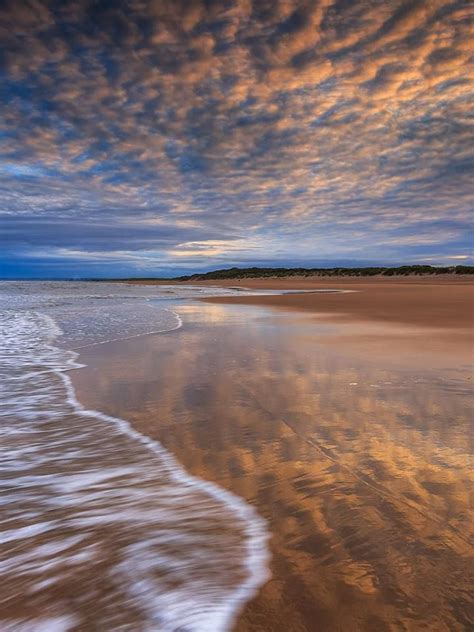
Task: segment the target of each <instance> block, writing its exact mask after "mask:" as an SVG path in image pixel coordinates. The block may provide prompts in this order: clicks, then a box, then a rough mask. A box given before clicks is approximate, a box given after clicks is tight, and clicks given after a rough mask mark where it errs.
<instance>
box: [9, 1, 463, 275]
mask: <svg viewBox="0 0 474 632" xmlns="http://www.w3.org/2000/svg"><path fill="white" fill-rule="evenodd" d="M472 17H473V16H472V10H471V9H470V7H469V4H468V3H467V2H466V1H464V0H463V1H459V0H458V1H456V0H454V1H453V0H413V2H409V3H407V2H405V1H402V0H393V2H385V1H382V0H375V2H374V1H373V0H370V1H369V0H359V1H354V2H341V0H319V1H317V0H311V1H310V0H307V1H303V0H301V1H300V0H271V1H270V0H268V1H267V0H229V1H219V2H217V1H216V2H204V0H203V1H200V0H186V1H185V0H176V1H175V2H172V3H169V2H164V1H162V0H124V1H123V2H120V3H110V2H103V1H96V2H91V1H90V0H9V1H6V2H3V3H2V4H1V7H0V43H1V48H2V51H3V52H4V54H3V57H2V60H1V68H0V72H1V80H2V90H1V92H0V105H1V112H2V117H1V119H0V203H1V204H0V245H1V252H2V255H0V266H1V268H0V275H9V274H10V275H14V274H15V273H21V274H22V275H24V274H26V275H29V274H37V275H39V276H40V275H44V274H57V275H61V274H64V275H66V276H69V275H70V274H71V273H72V272H74V273H77V274H80V273H81V271H83V272H84V273H85V274H91V270H92V271H94V273H96V274H100V273H102V272H103V273H104V274H114V273H115V271H114V270H113V266H116V273H117V274H118V275H123V274H124V273H130V274H134V273H137V274H138V273H140V271H141V270H142V269H143V268H144V267H146V268H147V269H148V270H154V271H155V272H156V273H165V274H166V273H167V272H170V273H172V272H176V271H179V270H192V269H197V268H199V269H204V268H209V267H223V266H227V265H235V264H237V265H238V264H242V265H247V264H257V265H258V264H270V265H271V264H282V265H285V264H290V265H291V264H298V265H315V264H321V263H324V262H327V263H328V264H331V263H332V262H335V263H338V262H341V261H344V262H368V261H374V262H382V263H383V262H387V263H390V262H394V263H398V262H408V261H414V262H419V261H421V260H432V261H439V262H442V261H448V262H449V261H450V260H456V259H459V260H461V259H462V260H463V261H469V260H470V255H468V254H466V253H469V252H470V246H471V243H470V233H471V220H472V198H473V195H472V194H473V188H472V181H471V180H470V177H469V176H470V169H471V168H472V147H473V146H474V143H473V142H472V141H473V138H472V134H470V130H471V129H472V127H471V124H472V117H471V114H470V108H469V97H470V95H471V94H472V79H473V74H474V73H473V66H472V64H469V59H470V55H471V54H472V38H471V36H472V31H471V28H470V27H471V20H472ZM459 253H463V254H459ZM104 266H106V267H107V270H104Z"/></svg>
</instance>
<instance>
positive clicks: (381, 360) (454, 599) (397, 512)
mask: <svg viewBox="0 0 474 632" xmlns="http://www.w3.org/2000/svg"><path fill="white" fill-rule="evenodd" d="M277 283H278V284H279V283H281V284H282V285H285V286H286V287H287V288H288V287H290V288H294V287H295V284H293V283H291V282H290V283H288V282H283V281H281V282H280V281H278V282H275V283H273V282H270V283H268V282H265V286H266V287H269V286H273V287H275V285H277ZM324 283H325V282H324ZM389 283H390V284H391V285H390V286H389V287H390V290H389V291H390V292H393V294H391V295H390V297H388V294H386V296H385V302H384V301H382V294H383V290H384V288H386V287H387V284H386V283H382V284H379V283H377V282H375V283H363V282H360V285H359V283H347V284H346V283H344V284H341V285H339V284H338V285H337V286H338V287H342V286H343V285H344V286H346V285H347V286H349V285H350V286H351V287H354V285H357V287H358V289H360V290H361V291H360V292H358V293H357V294H355V293H354V294H341V295H339V296H336V295H328V294H322V295H315V294H313V295H310V294H308V295H304V296H301V295H299V296H297V295H294V296H284V297H281V296H278V297H258V298H257V297H255V298H254V297H239V298H237V299H209V300H208V301H207V302H206V303H204V302H184V303H183V302H182V303H180V304H178V303H177V304H176V305H175V306H174V307H173V309H176V311H177V312H178V313H179V314H180V316H181V318H182V319H183V322H184V327H183V328H182V329H180V330H177V331H175V332H170V333H168V334H162V335H152V336H146V337H143V338H137V339H134V340H129V341H123V342H120V343H111V344H108V345H103V346H102V347H101V348H100V350H98V349H97V348H94V347H91V348H90V349H87V350H84V352H83V353H82V354H81V357H80V361H81V362H84V363H85V364H87V365H88V367H87V368H86V369H83V370H80V371H77V372H75V373H74V375H72V378H73V381H74V385H75V387H76V390H77V394H78V398H79V400H80V401H81V402H82V403H84V404H85V405H86V406H88V407H91V408H94V409H98V410H101V411H103V412H105V413H108V414H112V415H116V416H119V417H122V418H125V419H128V420H130V422H131V423H132V424H133V426H134V427H135V428H137V429H138V430H139V431H140V432H141V433H143V434H145V435H147V436H149V437H152V438H153V439H157V440H159V441H160V442H161V443H162V444H163V445H164V446H165V448H166V449H168V450H169V451H170V452H172V453H173V454H174V455H175V456H176V458H177V459H178V460H179V461H180V462H181V463H182V464H183V465H184V466H185V467H186V469H187V470H188V471H189V472H190V473H191V474H193V475H197V476H199V477H202V478H204V479H207V480H210V481H214V482H217V483H218V484H219V485H220V486H222V487H224V488H225V489H228V490H230V491H232V492H234V493H236V494H238V495H239V496H241V497H243V498H244V499H246V500H247V501H248V502H249V503H251V504H252V505H254V506H255V507H256V508H257V510H258V512H259V513H260V514H261V515H262V516H263V517H264V518H265V519H266V521H267V523H268V527H269V529H270V532H271V540H270V548H271V553H272V560H271V565H270V567H271V573H272V576H271V579H270V580H269V581H268V582H267V584H266V585H265V586H264V587H263V588H262V589H261V591H260V593H259V595H258V596H257V597H256V598H255V599H254V600H253V601H252V602H251V603H250V604H248V605H247V606H246V607H245V609H244V611H243V613H242V616H241V617H240V619H239V622H238V624H237V627H236V629H237V630H238V631H239V632H250V631H262V632H263V631H270V630H271V631H276V632H279V631H280V630H281V631H283V630H285V631H287V630H292V632H293V631H295V632H299V631H301V632H303V631H308V630H309V631H314V632H316V631H321V632H333V631H336V630H351V631H352V630H354V631H366V630H367V631H372V630H373V631H374V632H375V631H377V632H381V631H385V630H387V631H392V630H408V631H418V630H420V631H421V630H433V631H436V632H438V631H439V632H441V631H443V632H451V631H459V632H461V631H464V630H469V629H471V626H472V624H473V621H472V606H473V600H472V598H471V597H470V593H469V589H470V586H471V585H472V546H471V540H470V535H471V531H472V524H473V520H472V519H473V512H472V503H471V498H470V489H472V487H471V486H472V469H471V467H470V465H471V464H472V460H471V458H472V435H471V432H470V424H471V415H472V380H471V378H472V372H471V367H470V364H469V363H470V359H471V357H470V351H469V347H466V343H467V342H468V340H469V328H468V316H466V314H469V310H470V309H471V307H472V303H471V299H472V286H469V285H464V284H462V283H456V284H454V283H453V284H452V285H450V284H444V283H440V284H434V283H432V284H426V283H421V284H420V285H416V284H414V283H413V282H412V281H409V282H408V283H405V284H403V283H402V284H400V285H399V284H398V283H393V281H390V282H389ZM257 284H258V282H247V281H246V282H245V286H247V287H248V286H253V287H255V286H256V285H257ZM232 285H235V283H233V284H232ZM330 285H335V284H333V283H331V284H330ZM313 287H314V285H313ZM366 288H367V290H366ZM372 288H373V289H372ZM412 288H413V294H411V293H412ZM302 289H308V287H307V286H306V285H305V287H304V288H302ZM349 289H350V288H349ZM362 290H364V291H362ZM363 294H366V300H367V303H368V306H367V305H364V301H363V296H362V295H363ZM407 295H410V296H412V299H410V300H409V299H407V298H406V297H407ZM404 296H405V299H406V300H404V299H403V297H404ZM210 301H212V302H210ZM326 301H327V302H328V304H326ZM223 302H233V303H234V305H230V304H229V305H228V304H222V303H223ZM236 303H239V304H236ZM242 303H252V306H248V305H243V304H242ZM446 303H448V305H446ZM262 304H264V306H263V307H262V306H261V305H262ZM268 305H271V306H273V307H278V309H268ZM315 305H317V312H318V314H319V315H318V317H317V318H316V317H315V311H311V310H315V307H314V306H315ZM321 305H323V307H322V308H321ZM423 305H424V306H425V307H424V308H423ZM290 306H291V309H289V310H288V309H287V308H288V307H290ZM309 306H311V308H310V309H309ZM390 306H391V307H392V310H393V311H392V313H390V314H389V317H387V318H386V317H385V313H387V314H388V312H389V308H390ZM282 307H285V309H281V308H282ZM382 309H383V310H386V312H385V311H380V310H382ZM423 309H425V321H424V326H423V327H422V326H421V322H420V315H421V312H422V311H423ZM369 312H370V316H371V319H370V318H368V314H369ZM325 313H327V316H324V314H325ZM456 313H457V314H458V318H457V319H456ZM332 314H344V316H343V317H341V318H335V317H334V316H333V315H332ZM349 315H350V316H349ZM408 322H411V326H410V325H408ZM427 323H429V325H430V327H428V326H427ZM456 323H457V324H456ZM440 341H441V342H440Z"/></svg>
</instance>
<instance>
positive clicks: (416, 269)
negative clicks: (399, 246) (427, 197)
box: [175, 265, 474, 281]
mask: <svg viewBox="0 0 474 632" xmlns="http://www.w3.org/2000/svg"><path fill="white" fill-rule="evenodd" d="M437 274H474V266H443V267H441V266H429V265H412V266H399V267H397V268H388V267H382V266H380V267H375V266H373V267H367V268H256V267H254V268H228V269H225V270H214V271H212V272H205V273H203V274H191V275H188V276H181V277H177V279H175V280H177V281H205V280H211V281H216V280H227V279H252V278H266V277H293V276H298V277H310V276H311V277H312V276H324V277H327V276H330V277H366V276H367V277H369V276H377V275H380V276H409V275H437Z"/></svg>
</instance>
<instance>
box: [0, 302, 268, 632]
mask: <svg viewBox="0 0 474 632" xmlns="http://www.w3.org/2000/svg"><path fill="white" fill-rule="evenodd" d="M0 316H1V314H0ZM4 318H6V324H5V323H4V331H3V337H1V336H0V343H1V348H0V353H1V354H2V356H1V357H2V358H3V359H4V361H5V363H6V364H7V365H8V366H7V369H8V368H10V369H11V373H13V376H12V375H9V376H8V374H7V379H6V380H5V381H6V385H7V393H6V394H7V396H8V398H7V399H8V406H7V408H6V409H5V410H4V411H3V413H2V411H1V410H0V416H2V417H3V419H4V421H5V423H9V421H10V420H9V417H10V416H11V413H12V411H13V412H14V415H13V417H14V419H15V425H14V427H13V428H11V429H12V430H13V432H10V433H9V434H8V435H5V436H6V437H7V438H8V437H10V440H11V441H12V444H11V445H10V448H11V449H10V451H9V452H8V454H7V458H6V459H5V465H6V468H5V471H6V472H7V473H12V474H15V472H16V471H17V470H18V471H19V473H18V475H16V476H13V477H12V478H11V479H8V478H7V479H6V480H5V481H4V485H5V486H4V489H5V490H7V489H12V490H13V491H12V493H13V494H15V493H17V494H18V495H19V496H20V497H21V499H22V502H23V505H24V504H25V503H28V502H29V501H31V503H32V510H31V515H32V519H31V520H32V522H31V521H30V522H31V524H28V525H25V526H15V527H13V526H9V525H13V524H15V519H16V518H15V517H16V515H17V514H16V513H15V512H16V511H17V509H16V508H15V503H14V502H11V503H10V504H11V506H12V507H13V509H12V511H13V514H12V518H11V520H9V523H8V525H6V526H9V528H7V529H6V531H5V532H4V534H3V536H4V537H3V544H4V545H7V546H8V545H9V543H10V544H11V545H13V548H11V549H8V548H7V549H6V550H7V554H8V552H9V551H10V556H11V557H10V558H9V560H10V562H13V566H12V567H11V568H10V570H11V569H12V568H15V567H16V569H17V570H18V571H19V572H23V573H30V574H32V575H38V581H37V582H36V583H34V582H33V583H32V584H31V586H30V589H31V590H40V588H41V587H45V588H46V587H48V586H49V585H50V584H51V583H52V582H54V581H55V579H54V578H56V579H58V580H60V575H55V576H54V578H51V577H50V576H49V574H50V573H56V574H57V573H59V570H58V569H59V568H64V569H65V570H64V572H66V571H67V569H69V568H70V567H74V566H75V565H77V564H81V563H84V562H85V561H87V560H89V559H90V558H91V556H93V555H94V554H95V553H96V548H94V546H92V548H91V546H89V547H85V548H83V549H82V550H79V551H77V550H75V545H77V542H76V540H75V539H74V538H76V539H77V538H79V539H81V538H80V536H81V534H82V533H84V534H87V533H89V532H90V530H91V529H94V528H95V527H97V526H101V525H102V527H103V526H107V525H113V524H115V523H116V522H117V521H120V524H121V525H124V528H126V527H125V525H127V524H130V525H135V527H134V528H135V529H139V531H138V533H139V536H138V537H137V540H136V541H134V542H133V541H132V542H129V543H128V544H127V546H126V547H124V548H123V549H122V550H121V557H120V561H119V562H118V563H117V564H116V565H115V566H114V568H113V575H114V578H115V581H117V582H119V583H120V585H121V590H122V593H123V592H125V593H126V594H127V595H128V597H129V598H131V599H132V600H133V603H134V607H135V608H139V609H140V612H141V613H142V615H143V617H144V620H145V623H146V625H145V627H143V628H142V627H140V629H144V630H150V631H151V630H163V632H171V631H173V630H176V629H178V628H179V629H183V630H188V631H190V632H191V631H192V632H210V631H215V632H222V631H224V630H229V629H230V628H231V626H232V625H233V622H234V621H235V618H236V616H237V614H238V612H239V611H240V610H241V608H242V607H243V605H244V604H245V603H246V602H247V601H248V600H249V599H251V598H252V597H253V596H254V595H255V594H256V592H257V590H258V588H259V587H260V586H261V585H262V584H263V583H264V582H265V581H266V580H267V579H268V557H269V554H268V549H267V540H268V531H267V528H266V524H265V522H264V521H263V520H262V518H261V517H260V516H258V514H257V512H256V511H255V509H254V508H253V507H252V506H251V505H249V504H247V503H246V502H245V501H244V500H243V499H241V498H239V497H237V496H235V495H234V494H232V493H231V492H228V491H226V490H224V489H221V488H220V487H218V486H217V485H215V484H213V483H210V482H207V481H204V480H201V479H199V478H197V477H194V476H191V475H190V474H188V473H187V472H186V471H185V470H184V469H183V468H182V467H181V465H180V464H179V463H178V462H177V461H176V459H175V458H174V457H173V456H172V455H171V454H170V453H168V452H167V451H166V450H165V449H164V448H163V446H162V445H161V444H160V443H158V442H156V441H154V440H152V439H150V438H148V437H145V436H143V435H141V434H140V433H139V432H137V431H136V430H135V429H134V428H133V427H132V426H131V425H130V424H129V423H128V422H127V421H126V420H124V419H120V418H115V417H111V416H109V415H105V414H103V413H100V412H98V411H93V410H87V409H85V408H84V407H83V406H82V405H81V404H80V403H79V402H78V400H77V397H76V394H75V391H74V388H73V385H72V382H71V380H70V378H69V376H68V374H67V372H68V371H70V370H73V369H77V368H80V367H81V366H82V365H80V364H78V363H77V357H78V355H77V353H75V352H72V351H65V350H63V349H60V348H58V347H55V346H54V345H53V342H54V340H55V339H56V338H58V337H59V336H60V335H61V333H62V332H61V330H60V328H59V327H58V325H57V323H56V322H55V321H54V320H53V318H51V316H49V315H44V314H43V315H41V314H38V313H37V312H34V313H33V312H30V311H24V312H16V313H15V314H14V316H12V312H9V313H8V314H7V315H6V316H4ZM175 322H176V325H177V327H180V326H182V322H181V320H180V319H179V320H176V321H175ZM44 335H45V336H46V338H47V339H46V340H43V339H42V336H44ZM137 335H138V334H137ZM32 365H34V367H35V368H34V369H33V368H32ZM22 371H23V372H24V374H27V375H28V376H29V385H30V388H29V392H28V393H25V387H24V384H22V380H21V377H22ZM52 377H55V378H57V379H58V380H59V382H58V384H62V394H61V388H59V387H58V385H57V384H52V383H51V378H52ZM8 378H11V379H8ZM13 417H12V418H13ZM65 419H70V420H71V421H73V422H74V424H76V426H77V427H74V428H73V429H72V430H71V429H70V428H69V427H68V425H67V422H66V421H64V420H65ZM88 420H89V422H88ZM51 424H53V425H52V427H53V428H54V432H52V431H51ZM102 426H103V430H101V429H100V428H101V427H102ZM28 430H29V431H30V432H31V431H33V432H34V440H35V441H36V442H39V443H38V445H31V442H30V439H29V435H28ZM43 436H44V439H43V438H42V437H43ZM121 436H122V437H127V438H128V439H129V440H131V441H132V442H133V443H134V444H135V445H141V446H143V448H144V449H145V450H146V451H147V452H148V453H149V454H151V455H154V457H157V459H156V460H152V461H150V462H144V461H146V459H145V457H143V458H142V457H140V455H137V458H136V459H135V462H134V461H131V462H130V464H129V465H127V462H126V459H127V452H125V453H124V454H122V455H121V461H122V462H121V464H120V466H107V465H106V464H105V463H104V464H103V465H102V464H100V465H99V466H98V467H97V462H98V459H97V458H96V456H97V455H99V463H100V453H101V452H100V451H101V449H103V448H104V449H105V448H106V447H107V445H108V443H109V442H114V441H115V442H116V443H117V446H118V447H120V445H121V444H120V441H121V440H120V437H121ZM31 441H33V439H32V440H31ZM81 441H82V442H83V446H82V445H81ZM101 441H104V446H103V447H102V446H101V443H100V442H101ZM46 444H47V449H45V445H46ZM91 446H92V448H93V449H94V454H93V455H92V456H93V457H94V458H93V459H92V462H93V463H95V464H96V466H95V467H89V468H88V469H86V470H83V471H80V472H78V471H76V470H75V469H74V468H73V469H72V471H69V469H70V468H71V463H72V464H74V463H75V459H76V458H78V457H79V458H81V459H85V458H86V457H88V455H87V450H91V449H92V448H91ZM84 455H85V456H84ZM109 458H110V459H113V458H114V453H113V451H112V452H111V456H110V455H109ZM142 461H143V462H142ZM43 463H45V464H46V465H47V466H48V467H49V468H50V469H51V467H53V468H54V471H55V473H53V474H50V473H47V474H45V473H38V472H37V471H36V469H38V467H41V465H42V464H43ZM31 464H34V467H35V468H36V469H34V470H33V472H34V473H33V474H29V472H30V469H29V468H30V467H31ZM22 470H24V472H23V471H22ZM56 472H57V473H56ZM160 476H162V477H164V478H167V481H169V483H167V486H166V487H164V488H163V489H161V488H160V491H159V493H160V495H159V497H158V496H157V494H158V492H157V491H155V483H154V481H155V480H157V479H159V477H160ZM45 489H46V490H47V493H46V492H45V493H44V494H43V490H45ZM38 490H40V491H39V492H38ZM38 494H40V496H38ZM194 497H195V498H196V510H195V511H196V512H197V513H195V514H193V513H192V511H191V508H192V499H193V498H194ZM38 498H39V501H38ZM155 498H156V502H157V503H158V501H159V503H158V504H159V506H158V508H157V509H156V508H154V506H153V501H154V499H155ZM5 499H6V500H7V497H6V496H5ZM183 499H185V501H186V502H184V501H183ZM14 500H15V498H14V497H13V501H14ZM35 503H36V504H35ZM38 503H39V505H40V507H39V509H35V508H36V507H37V505H38ZM115 507H117V508H118V513H117V510H116V509H114V508H115ZM35 511H36V512H37V514H38V515H35ZM61 511H64V512H65V514H64V515H66V516H67V520H66V522H64V520H62V521H61V519H58V520H49V521H48V520H45V516H46V515H48V513H49V512H53V513H54V512H61ZM23 513H24V510H23ZM188 514H189V520H190V521H191V522H192V520H193V519H194V518H195V516H197V517H198V518H200V517H201V518H202V519H205V520H207V521H209V520H211V519H212V520H213V519H215V520H216V521H219V520H220V521H221V523H222V524H224V523H225V524H229V525H232V523H235V524H236V525H238V526H239V528H240V529H241V531H242V536H243V545H242V546H243V548H242V552H244V555H243V557H242V559H239V560H237V559H235V560H234V562H235V565H236V566H237V565H238V564H240V565H241V566H242V570H243V571H244V572H243V573H242V575H243V577H240V574H238V573H237V575H236V576H238V577H240V579H239V581H234V583H233V584H232V582H230V584H229V586H223V585H219V583H218V582H219V581H221V580H222V578H221V579H219V578H220V577H221V576H220V574H219V572H217V571H218V568H217V566H216V578H215V580H212V579H211V580H210V576H209V572H208V571H209V566H210V565H211V566H212V559H209V555H210V550H212V549H210V548H209V545H208V544H207V545H206V546H205V547H200V545H199V542H200V538H201V539H202V538H203V537H204V538H207V537H208V536H207V535H202V534H199V532H196V533H194V532H193V531H192V529H191V530H190V529H188V528H186V529H185V528H184V526H182V527H179V525H180V524H181V525H186V522H185V521H186V519H187V516H188ZM18 515H19V516H20V517H24V515H23V516H22V515H21V514H18ZM61 515H62V514H61ZM183 521H184V522H183ZM64 524H66V525H69V526H68V528H70V529H73V531H74V533H75V534H76V535H73V536H71V539H70V540H67V539H65V538H64V535H59V531H58V536H57V541H56V540H54V541H53V542H41V543H40V544H38V543H36V544H34V546H30V548H29V549H28V550H27V552H26V553H24V552H22V549H21V547H20V548H19V549H18V550H17V547H18V546H19V545H20V544H21V543H22V542H24V541H31V542H32V543H34V541H35V538H37V537H42V538H44V537H46V536H48V537H52V535H53V536H55V534H56V530H59V529H60V528H64ZM155 524H156V525H158V524H159V525H160V530H159V532H156V533H150V532H148V531H147V535H146V537H145V538H144V536H143V533H142V531H143V529H144V527H146V528H147V529H148V528H149V527H150V525H155ZM216 524H219V522H216ZM173 525H175V527H174V526H173ZM140 529H141V531H140ZM132 533H133V531H132ZM206 533H207V532H206V531H204V534H206ZM51 534H52V535H51ZM77 534H79V535H77ZM222 537H224V536H222ZM223 542H224V540H223V539H221V540H220V541H219V547H220V549H219V552H218V551H217V547H216V565H217V564H219V563H222V561H223V560H224V559H225V558H224V554H225V547H223ZM167 543H168V544H170V543H174V544H175V545H178V548H179V547H181V546H183V547H184V548H185V550H186V551H188V553H187V555H188V556H191V558H189V557H187V558H186V557H184V558H180V557H176V556H174V555H173V554H170V553H168V554H167V553H166V547H165V546H164V545H165V544H167ZM38 547H39V548H38ZM229 547H230V548H229V559H230V560H233V559H234V557H235V554H236V551H237V550H240V549H241V546H240V544H238V545H237V544H236V543H235V542H234V541H233V540H232V538H230V537H229ZM35 551H36V553H35ZM157 551H158V552H157ZM4 553H5V551H4ZM219 556H220V557H219ZM200 565H202V567H203V569H206V573H207V574H206V573H203V575H202V577H200V575H199V568H200ZM163 568H164V569H166V571H167V572H168V573H172V574H173V576H175V577H177V578H181V580H182V581H180V582H178V585H176V586H175V587H174V588H171V589H170V588H169V587H168V586H166V585H165V584H163V583H161V584H160V583H159V582H158V580H157V579H156V576H157V575H158V574H159V571H160V570H161V569H163ZM11 572H13V570H11ZM213 581H214V582H215V583H214V584H213V583H212V582H213ZM123 584H125V585H123ZM63 614H64V616H60V617H57V618H52V619H47V620H45V619H41V620H40V619H36V620H32V621H29V622H28V623H24V622H23V621H19V622H17V623H15V622H11V621H9V622H4V623H5V625H7V626H8V627H3V628H2V627H1V626H2V625H3V624H0V629H7V630H15V632H21V631H22V630H26V629H28V632H41V631H42V630H46V629H48V632H49V630H58V631H62V630H67V629H69V627H67V626H70V625H72V624H71V621H75V619H74V617H75V613H74V612H64V613H63ZM71 617H72V618H71ZM74 625H75V624H74ZM25 626H26V627H25ZM45 626H49V627H45ZM61 626H62V627H61ZM101 629H104V630H105V629H117V628H116V627H115V626H114V625H112V627H110V628H107V627H103V628H101Z"/></svg>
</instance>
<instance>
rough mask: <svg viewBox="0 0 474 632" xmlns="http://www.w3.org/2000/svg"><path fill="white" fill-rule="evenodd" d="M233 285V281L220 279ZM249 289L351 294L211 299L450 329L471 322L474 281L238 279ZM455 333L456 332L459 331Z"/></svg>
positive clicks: (467, 326)
mask: <svg viewBox="0 0 474 632" xmlns="http://www.w3.org/2000/svg"><path fill="white" fill-rule="evenodd" d="M220 285H224V286H236V285H237V284H236V283H235V282H234V283H231V282H229V283H221V284H220ZM238 285H239V286H242V287H248V288H252V289H272V290H285V289H291V290H305V291H308V290H321V289H323V290H324V289H330V288H336V289H341V290H351V292H349V293H334V294H325V293H304V294H287V295H276V296H241V297H237V298H233V297H229V298H227V297H216V298H209V299H207V300H209V301H210V302H215V303H224V302H229V303H240V304H245V305H266V306H271V307H280V308H284V309H295V310H302V311H309V312H313V313H317V314H331V316H332V317H333V318H334V317H337V318H338V319H340V320H345V321H346V322H349V321H354V320H357V321H360V320H370V321H380V322H390V323H403V324H407V325H419V326H428V327H442V328H450V329H454V330H460V329H466V332H465V333H466V334H470V333H471V331H472V326H473V324H474V280H473V279H470V278H469V277H461V278H456V277H449V278H442V277H441V278H434V279H431V278H423V277H419V278H416V277H407V278H405V279H401V278H395V279H392V278H388V279H383V280H380V279H357V278H354V279H339V278H337V279H329V278H326V279H318V278H313V279H311V278H308V279H298V278H295V279H288V280H279V279H273V280H272V279H248V280H247V279H245V280H242V281H241V282H240V283H239V284H238ZM458 334H459V331H458Z"/></svg>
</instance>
